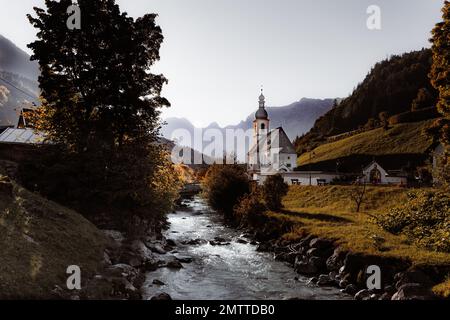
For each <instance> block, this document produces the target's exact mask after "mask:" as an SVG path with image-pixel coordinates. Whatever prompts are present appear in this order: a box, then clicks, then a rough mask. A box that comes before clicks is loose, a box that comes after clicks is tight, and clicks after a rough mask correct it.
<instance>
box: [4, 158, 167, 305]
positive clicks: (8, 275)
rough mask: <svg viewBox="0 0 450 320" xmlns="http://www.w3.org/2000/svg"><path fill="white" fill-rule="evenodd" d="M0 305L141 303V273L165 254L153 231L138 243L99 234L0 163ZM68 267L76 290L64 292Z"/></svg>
mask: <svg viewBox="0 0 450 320" xmlns="http://www.w3.org/2000/svg"><path fill="white" fill-rule="evenodd" d="M0 172H1V174H0V248H1V264H0V299H37V300H47V299H72V300H78V299H95V300H97V299H141V298H142V294H141V286H142V284H143V283H144V280H145V273H146V272H147V271H148V270H154V269H155V268H156V267H157V265H158V261H157V260H155V257H154V254H153V252H152V250H151V249H150V248H154V249H155V250H157V249H156V248H158V246H163V247H166V248H167V249H169V248H168V247H167V246H168V244H167V243H166V242H165V239H164V238H163V237H162V236H161V231H162V229H164V228H165V227H166V221H165V220H163V221H160V222H159V225H156V226H154V228H153V230H154V231H153V233H152V234H149V235H147V236H146V237H145V238H144V239H142V240H135V239H127V238H126V236H125V235H124V234H123V233H121V232H119V231H114V230H101V229H99V228H98V227H96V226H95V225H94V224H93V223H91V222H90V221H88V220H87V219H85V218H84V217H83V216H82V215H81V214H79V213H77V212H76V211H74V210H70V209H68V208H66V207H64V206H62V205H59V204H57V203H55V202H53V201H50V200H48V199H46V198H44V197H42V196H40V195H39V194H37V193H33V192H30V191H28V190H27V189H25V188H23V187H22V186H21V185H20V184H18V183H17V182H16V179H15V177H16V172H17V164H16V163H14V162H10V161H4V160H2V161H0ZM69 266H78V267H80V271H81V274H80V276H81V277H80V280H81V290H69V289H68V288H67V279H68V277H69V276H70V274H68V273H67V269H68V267H69Z"/></svg>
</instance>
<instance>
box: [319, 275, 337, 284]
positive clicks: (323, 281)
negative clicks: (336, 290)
mask: <svg viewBox="0 0 450 320" xmlns="http://www.w3.org/2000/svg"><path fill="white" fill-rule="evenodd" d="M333 284H334V280H333V279H330V277H329V276H328V275H327V274H321V275H320V276H319V280H318V281H317V285H318V286H331V285H333Z"/></svg>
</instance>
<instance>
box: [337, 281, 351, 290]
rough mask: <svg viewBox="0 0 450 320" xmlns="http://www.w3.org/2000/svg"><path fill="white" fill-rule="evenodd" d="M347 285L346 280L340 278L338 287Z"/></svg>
mask: <svg viewBox="0 0 450 320" xmlns="http://www.w3.org/2000/svg"><path fill="white" fill-rule="evenodd" d="M348 285H349V283H348V281H347V280H344V279H343V280H341V281H339V288H342V289H345V288H346V287H347V286H348Z"/></svg>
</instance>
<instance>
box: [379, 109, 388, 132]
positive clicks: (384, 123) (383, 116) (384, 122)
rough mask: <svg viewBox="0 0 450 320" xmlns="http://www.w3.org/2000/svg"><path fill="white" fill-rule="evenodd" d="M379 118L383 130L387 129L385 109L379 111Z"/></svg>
mask: <svg viewBox="0 0 450 320" xmlns="http://www.w3.org/2000/svg"><path fill="white" fill-rule="evenodd" d="M378 117H379V119H380V123H381V125H382V126H383V129H384V130H387V129H388V128H389V114H388V113H387V112H386V111H383V112H380V114H379V115H378Z"/></svg>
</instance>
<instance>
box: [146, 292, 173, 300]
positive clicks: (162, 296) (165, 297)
mask: <svg viewBox="0 0 450 320" xmlns="http://www.w3.org/2000/svg"><path fill="white" fill-rule="evenodd" d="M150 300H161V301H162V300H172V297H171V296H170V295H169V294H167V293H165V292H163V293H160V294H157V295H155V296H153V297H151V298H150Z"/></svg>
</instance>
